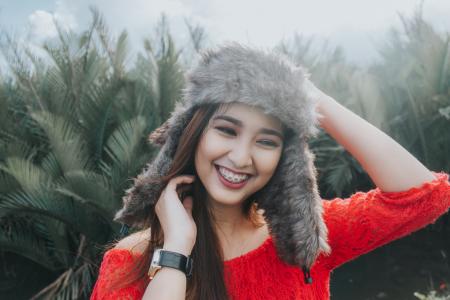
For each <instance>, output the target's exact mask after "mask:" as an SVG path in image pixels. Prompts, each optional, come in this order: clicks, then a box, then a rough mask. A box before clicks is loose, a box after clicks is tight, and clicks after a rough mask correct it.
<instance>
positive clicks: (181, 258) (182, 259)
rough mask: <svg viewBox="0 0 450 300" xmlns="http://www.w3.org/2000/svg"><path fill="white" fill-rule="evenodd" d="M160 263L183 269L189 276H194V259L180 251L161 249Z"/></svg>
mask: <svg viewBox="0 0 450 300" xmlns="http://www.w3.org/2000/svg"><path fill="white" fill-rule="evenodd" d="M160 255H161V257H160V260H159V265H160V266H164V267H170V268H174V269H178V270H181V271H183V272H184V273H185V274H186V276H187V277H190V276H192V267H193V259H192V257H190V256H185V255H183V254H180V253H176V252H172V251H169V250H164V249H162V250H161V254H160Z"/></svg>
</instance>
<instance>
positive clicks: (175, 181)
mask: <svg viewBox="0 0 450 300" xmlns="http://www.w3.org/2000/svg"><path fill="white" fill-rule="evenodd" d="M194 180H195V177H194V176H192V175H187V176H179V177H175V178H172V179H171V180H170V182H169V184H168V185H167V190H168V192H169V193H170V194H171V195H174V194H175V195H176V196H177V197H178V198H180V196H179V194H178V191H177V189H178V185H180V188H182V184H186V185H188V184H190V183H192V182H194Z"/></svg>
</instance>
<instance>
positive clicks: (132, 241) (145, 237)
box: [114, 228, 150, 253]
mask: <svg viewBox="0 0 450 300" xmlns="http://www.w3.org/2000/svg"><path fill="white" fill-rule="evenodd" d="M149 240H150V228H148V229H144V230H141V231H138V232H135V233H132V234H130V235H129V236H126V237H124V238H123V239H121V240H120V241H118V242H117V244H116V245H115V246H114V249H128V250H132V251H133V252H139V253H142V252H144V250H145V247H146V246H147V243H148V241H149Z"/></svg>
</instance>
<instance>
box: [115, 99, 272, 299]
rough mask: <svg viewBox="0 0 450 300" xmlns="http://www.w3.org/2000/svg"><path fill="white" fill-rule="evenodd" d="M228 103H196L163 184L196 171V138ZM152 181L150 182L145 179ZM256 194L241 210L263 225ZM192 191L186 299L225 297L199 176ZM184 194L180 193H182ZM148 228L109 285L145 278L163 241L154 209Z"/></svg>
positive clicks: (219, 259)
mask: <svg viewBox="0 0 450 300" xmlns="http://www.w3.org/2000/svg"><path fill="white" fill-rule="evenodd" d="M228 105H229V103H228V104H226V103H220V104H207V105H202V106H200V107H198V109H197V110H196V111H195V113H194V115H193V117H192V119H191V121H190V122H189V124H188V125H187V126H186V128H185V129H184V131H183V134H182V136H181V137H180V140H179V144H178V146H177V150H176V153H175V155H174V159H173V164H172V167H171V168H170V170H169V171H168V174H167V175H166V176H164V177H161V178H159V179H158V180H160V182H163V183H164V184H163V186H164V187H165V186H166V185H167V183H168V182H169V181H170V179H171V178H173V177H175V176H179V175H195V176H196V177H197V178H198V175H197V172H196V169H195V164H194V162H195V159H194V158H195V151H196V149H197V145H198V143H199V140H200V138H201V136H202V134H203V133H204V131H205V129H206V127H207V126H208V124H209V120H210V119H211V117H212V116H213V115H214V113H215V112H216V111H218V110H219V109H222V108H226V107H228ZM147 183H151V182H147ZM257 194H258V192H256V193H255V194H253V195H252V196H250V197H249V198H247V199H246V200H245V201H244V203H243V205H242V211H243V214H244V215H245V216H246V217H247V218H248V219H249V220H250V221H252V223H253V224H254V225H255V226H258V227H259V226H262V225H264V221H263V218H262V216H261V215H260V214H259V213H258V209H257V204H256V202H255V199H257ZM191 195H192V196H193V198H194V201H193V210H192V216H193V219H194V221H195V223H196V225H197V238H196V242H195V245H194V248H193V250H192V253H191V256H192V258H193V260H194V266H193V275H192V277H191V278H188V280H187V287H186V299H188V300H197V299H200V300H201V299H217V300H225V299H228V298H229V297H228V294H227V290H226V286H225V281H224V274H223V253H222V249H221V247H220V243H219V240H218V237H217V234H216V232H215V227H214V226H213V224H214V223H213V222H214V218H213V214H212V213H211V210H210V206H209V204H208V203H207V201H206V199H207V192H206V190H205V187H204V186H203V184H202V183H201V181H200V180H195V181H194V184H193V190H192V192H191ZM184 196H187V194H186V195H183V196H182V197H184ZM148 228H150V229H151V234H150V240H149V242H148V244H147V246H146V248H145V250H144V251H143V253H142V255H138V256H137V257H136V259H135V260H134V262H135V263H134V264H133V266H134V267H133V268H132V269H131V270H129V271H125V270H121V271H122V272H121V274H122V276H120V277H116V279H117V280H114V282H111V289H118V288H121V287H124V286H127V285H129V284H131V283H133V282H135V281H139V280H145V281H146V282H148V278H147V272H148V268H149V266H150V262H151V257H152V256H153V251H154V249H155V247H161V246H162V245H163V243H164V235H163V231H162V228H161V224H160V222H159V220H158V218H157V217H156V214H155V213H151V214H150V217H149V219H148V223H147V225H146V226H145V228H144V229H148Z"/></svg>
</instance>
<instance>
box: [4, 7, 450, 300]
mask: <svg viewBox="0 0 450 300" xmlns="http://www.w3.org/2000/svg"><path fill="white" fill-rule="evenodd" d="M449 32H450V2H449V1H448V0H439V1H438V0H435V1H432V0H429V1H406V0H395V1H394V0H391V1H388V0H378V1H370V2H369V1H356V0H341V1H339V2H336V1H315V2H312V1H295V2H294V1H281V0H279V1H246V2H244V1H236V0H229V1H226V2H225V1H221V2H219V1H205V0H198V1H192V0H186V1H182V0H171V1H162V0H159V1H141V0H134V1H126V2H125V1H118V0H114V1H102V0H95V1H94V0H93V1H84V0H81V1H67V0H60V1H59V0H57V1H55V0H43V1H4V0H0V265H1V272H0V298H1V299H88V298H89V295H90V293H91V290H92V287H93V284H94V283H95V280H96V278H97V273H98V266H99V264H100V262H101V259H102V255H103V252H102V251H103V249H104V248H103V247H104V245H106V244H107V243H110V242H112V241H114V239H116V238H117V236H118V233H119V229H120V224H117V223H114V222H113V221H112V218H113V215H114V213H115V212H116V211H117V210H118V209H119V208H120V207H121V204H122V202H121V197H122V195H123V193H124V190H125V189H126V188H127V187H129V186H130V185H131V182H132V178H133V177H135V176H136V175H137V173H138V172H139V171H140V170H141V169H142V167H143V166H144V165H145V163H146V162H148V161H149V160H151V158H152V157H153V156H154V155H155V154H156V151H157V150H158V149H155V148H153V147H152V146H150V145H149V144H148V143H147V142H146V136H147V135H148V134H149V133H150V132H151V131H152V129H154V128H156V127H157V126H159V125H160V124H161V123H162V122H164V121H165V120H166V119H167V118H168V116H169V114H170V112H171V111H172V109H173V107H174V104H175V102H176V101H178V100H179V99H180V95H181V89H182V87H183V84H184V77H183V76H184V73H185V71H186V70H187V69H189V67H190V66H192V65H193V64H195V62H196V59H197V57H198V56H197V53H198V51H200V50H201V49H204V48H207V47H211V46H215V45H217V44H219V43H222V42H224V41H227V40H237V41H240V42H242V43H245V44H248V45H251V46H257V47H264V48H266V49H271V50H274V51H280V52H282V53H285V54H287V55H288V56H290V57H291V58H292V59H293V60H294V61H296V62H297V63H299V64H302V65H304V66H306V67H307V68H308V69H309V70H310V72H311V74H312V75H311V79H312V81H313V82H314V83H315V84H316V85H317V86H318V87H319V88H321V89H323V90H324V91H325V92H326V93H328V94H329V95H331V96H333V97H334V98H335V99H336V100H337V101H338V102H340V103H341V104H343V105H344V106H346V107H347V108H349V109H351V110H352V111H354V112H355V113H357V114H358V115H360V116H361V117H363V118H365V119H366V120H368V121H369V122H370V123H372V124H373V125H375V126H377V127H378V128H380V129H382V130H383V131H384V132H386V133H387V134H389V135H390V136H392V137H393V138H394V139H395V140H396V141H397V142H399V143H400V144H401V145H402V146H403V147H405V148H406V149H407V150H408V151H410V152H411V153H412V154H413V155H414V156H415V157H417V158H418V159H419V160H420V161H421V162H422V163H423V164H424V165H425V166H426V167H428V168H429V169H430V170H434V171H444V172H447V173H449V172H450V155H449V153H450V36H449ZM310 147H311V149H312V151H313V152H314V153H315V154H316V161H315V164H316V167H317V169H318V171H319V189H320V193H321V196H322V198H324V199H333V198H335V197H348V196H350V195H352V194H353V193H355V192H356V191H368V190H370V189H372V188H374V184H373V183H372V182H371V180H370V178H369V177H368V175H367V174H366V173H365V171H364V170H363V169H362V168H361V166H360V165H359V164H358V162H357V161H356V160H355V159H354V158H353V157H352V156H350V155H349V153H348V152H347V151H345V149H344V148H343V147H342V146H340V145H339V144H337V143H336V142H335V141H334V140H333V139H332V138H331V137H330V136H328V135H327V134H326V133H325V132H324V131H322V132H321V133H320V134H319V135H318V136H317V137H316V138H314V139H312V140H311V141H310ZM449 219H450V217H449V214H448V213H447V214H445V215H443V216H442V217H441V218H439V219H438V220H437V221H436V222H435V223H434V224H430V225H429V226H427V227H426V228H424V229H422V230H419V231H417V232H415V233H413V234H411V235H409V236H407V237H405V238H402V239H400V240H397V241H394V242H393V243H390V244H388V245H386V246H383V247H381V248H379V249H376V250H375V251H373V252H371V253H369V254H366V255H363V256H361V257H360V258H358V259H356V260H354V261H351V262H349V263H347V264H346V265H344V266H342V267H341V268H339V269H337V270H336V271H334V272H333V273H332V277H331V283H330V289H331V299H332V300H341V299H364V300H369V299H419V298H421V296H420V295H419V294H418V293H420V294H423V295H424V296H423V297H422V298H423V299H448V298H444V297H445V296H444V295H448V293H449V287H448V285H449V284H450V262H449V258H448V255H449V254H450V238H449V237H450V224H449ZM415 293H416V294H415ZM425 295H427V296H425ZM425 297H426V298H425ZM447 297H449V296H447Z"/></svg>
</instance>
